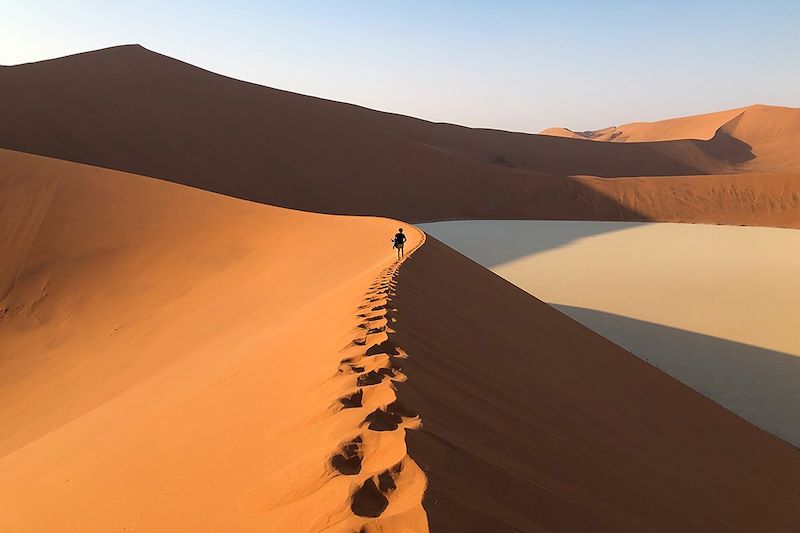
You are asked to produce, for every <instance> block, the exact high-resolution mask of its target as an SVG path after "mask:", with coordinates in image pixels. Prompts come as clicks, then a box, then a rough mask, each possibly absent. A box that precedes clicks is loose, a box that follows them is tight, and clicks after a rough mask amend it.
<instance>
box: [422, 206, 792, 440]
mask: <svg viewBox="0 0 800 533" xmlns="http://www.w3.org/2000/svg"><path fill="white" fill-rule="evenodd" d="M423 228H424V229H425V231H428V232H430V233H431V234H432V235H434V236H436V237H437V238H440V239H441V240H443V241H444V242H446V243H448V244H449V245H451V246H453V247H454V248H455V249H457V250H459V251H460V252H462V253H464V254H466V255H468V256H469V257H471V258H473V259H475V260H476V261H478V262H479V263H481V264H482V265H485V266H487V267H490V268H491V269H492V270H493V271H494V272H496V273H497V274H499V275H500V276H503V277H504V278H505V279H507V280H509V281H511V282H512V283H514V284H516V285H517V286H519V287H521V288H523V289H525V290H526V291H528V292H529V293H531V294H533V295H535V296H537V297H538V298H542V299H543V300H545V301H546V302H548V303H551V304H554V305H556V306H557V307H558V308H559V309H562V310H565V312H567V313H568V314H570V315H571V316H573V318H575V319H577V320H579V321H581V322H583V323H584V324H585V325H588V326H589V327H592V328H593V329H595V331H597V332H598V333H600V334H602V335H603V336H605V337H607V338H609V339H610V340H612V341H614V342H616V343H617V344H619V345H621V346H623V347H625V348H627V349H629V350H631V351H632V352H633V353H635V354H637V355H638V356H640V357H642V358H644V359H645V360H647V361H649V362H652V363H654V364H657V365H658V366H659V368H662V369H664V370H665V371H667V372H669V373H670V374H671V375H673V376H674V377H676V378H678V379H680V380H681V381H683V382H684V383H686V384H688V385H690V386H692V387H693V388H695V389H696V390H698V391H700V392H702V393H703V394H705V395H707V396H710V397H711V398H713V399H714V400H715V401H717V402H719V403H720V404H722V405H724V406H725V407H727V408H728V409H730V410H732V411H733V412H734V413H736V414H738V415H739V416H742V417H744V418H746V419H747V420H749V421H750V422H752V423H753V424H755V425H757V426H759V427H761V428H763V429H766V430H767V431H770V432H771V433H773V434H775V435H777V436H779V437H781V438H783V439H785V440H787V441H789V442H791V443H792V444H794V445H795V446H800V422H799V421H800V398H798V396H797V392H796V384H797V382H798V380H800V336H798V334H797V321H796V316H797V312H796V307H797V300H798V298H800V281H798V280H797V275H796V273H797V272H798V271H799V270H800V254H797V253H795V252H794V251H795V250H798V249H800V232H797V231H795V230H788V229H777V228H747V227H730V226H705V225H694V224H633V223H613V222H545V221H529V220H524V221H523V220H520V221H461V222H444V223H436V224H425V225H423Z"/></svg>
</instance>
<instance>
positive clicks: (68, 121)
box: [0, 46, 800, 225]
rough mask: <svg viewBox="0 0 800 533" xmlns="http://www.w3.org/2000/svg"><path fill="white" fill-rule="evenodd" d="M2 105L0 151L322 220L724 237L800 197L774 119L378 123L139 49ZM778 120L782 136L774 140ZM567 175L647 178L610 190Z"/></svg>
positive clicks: (8, 74)
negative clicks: (610, 127) (569, 226)
mask: <svg viewBox="0 0 800 533" xmlns="http://www.w3.org/2000/svg"><path fill="white" fill-rule="evenodd" d="M0 94H2V95H3V99H2V100H0V113H2V114H3V117H4V124H6V127H4V128H2V129H0V147H4V148H10V149H15V150H21V151H25V152H30V153H37V154H41V155H47V156H51V157H57V158H60V159H67V160H72V161H77V162H82V163H87V164H92V165H96V166H101V167H106V168H113V169H117V170H123V171H127V172H133V173H136V174H142V175H147V176H153V177H158V178H161V179H165V180H169V181H174V182H178V183H183V184H188V185H192V186H195V187H200V188H203V189H207V190H211V191H215V192H221V193H224V194H227V195H231V196H235V197H239V198H245V199H250V200H255V201H258V202H262V203H269V204H272V205H279V206H284V207H291V208H297V209H304V210H311V211H317V212H327V213H345V214H369V215H382V216H390V217H395V218H401V219H405V220H410V221H430V220H448V219H459V218H512V219H513V218H543V219H564V218H568V219H589V220H604V219H613V220H661V221H674V220H676V219H680V220H685V221H699V222H723V221H724V222H725V223H729V222H728V221H729V219H731V218H734V219H735V217H732V216H731V215H730V213H733V212H741V211H746V210H747V209H749V208H750V204H749V203H747V202H748V200H747V198H748V195H749V194H750V191H752V190H753V189H757V190H758V191H759V194H763V195H764V197H765V199H766V200H765V201H766V202H772V201H773V199H774V201H775V203H776V204H778V205H779V206H781V211H780V212H779V213H777V214H775V213H772V214H769V215H766V216H763V217H762V218H761V220H760V221H759V222H758V223H760V224H767V225H783V224H784V223H785V219H786V218H791V216H793V215H786V213H784V212H783V211H782V210H783V209H785V206H786V198H787V197H788V198H790V199H791V198H794V200H792V201H793V202H794V207H792V208H791V209H793V210H794V212H796V211H797V209H796V203H797V198H798V194H800V185H799V184H798V180H797V177H796V176H797V173H796V171H797V168H798V166H795V165H794V159H793V156H791V157H790V155H782V154H791V151H792V147H793V146H795V144H796V143H793V142H789V143H788V144H787V142H786V141H785V139H786V138H788V137H786V135H788V133H787V132H789V131H790V130H791V131H795V130H796V128H795V126H796V124H795V123H794V122H793V119H792V120H789V119H787V120H786V121H784V122H780V121H779V120H777V119H775V120H773V119H772V118H770V119H769V122H767V123H765V124H766V125H764V126H763V132H764V135H763V136H762V135H761V133H758V135H756V136H750V135H749V134H747V135H745V134H742V140H740V139H739V138H738V137H737V135H739V133H740V132H739V131H738V130H736V131H732V133H733V136H732V135H728V134H727V133H723V134H720V135H719V136H714V137H713V138H710V139H707V140H686V139H681V140H670V141H665V142H644V143H595V142H587V141H586V140H576V139H560V138H557V137H552V136H547V135H527V134H521V133H510V132H504V131H494V130H482V129H474V128H465V127H461V126H456V125H452V124H434V123H431V122H427V121H424V120H418V119H413V118H410V117H403V116H400V115H393V114H389V113H380V112H376V111H372V110H368V109H364V108H360V107H357V106H352V105H345V104H340V103H336V102H330V101H326V100H321V99H317V98H310V97H305V96H301V95H297V94H292V93H287V92H284V91H278V90H275V89H270V88H267V87H261V86H258V85H254V84H249V83H244V82H240V81H237V80H233V79H230V78H226V77H224V76H219V75H216V74H213V73H210V72H207V71H204V70H202V69H198V68H196V67H192V66H191V65H187V64H185V63H181V62H179V61H176V60H173V59H170V58H167V57H165V56H161V55H159V54H156V53H153V52H150V51H148V50H145V49H144V48H142V47H138V46H124V47H115V48H110V49H106V50H100V51H96V52H91V53H86V54H79V55H75V56H69V57H65V58H61V59H56V60H51V61H43V62H39V63H33V64H27V65H19V66H13V67H6V68H4V69H2V70H0ZM795 111H796V110H785V109H782V108H767V109H766V110H764V113H763V115H764V116H765V117H766V116H767V115H769V116H770V117H772V116H773V115H776V114H777V115H780V116H784V114H786V113H790V112H791V113H794V112H795ZM748 112H749V111H748ZM759 113H760V112H759ZM762 118H763V117H761V116H760V115H759V116H755V115H754V116H753V121H754V123H757V124H761V121H762ZM715 120H716V119H715ZM781 120H783V119H781ZM773 122H774V123H778V122H780V123H781V124H784V125H785V126H786V127H785V128H784V129H781V130H780V131H779V132H778V131H776V132H775V135H771V134H770V131H771V129H770V128H771V127H772V126H770V124H772V123H773ZM693 127H694V126H693ZM760 128H762V126H753V127H752V128H751V127H750V126H748V131H751V130H752V131H754V132H761V131H762V129H760ZM782 139H783V140H782ZM748 140H749V141H752V142H753V143H755V144H752V145H751V144H748ZM762 158H764V160H763V161H762V160H761V159H762ZM790 167H791V168H790ZM759 168H762V169H764V170H765V171H768V172H770V173H777V172H778V171H780V172H781V173H790V172H794V174H792V176H794V177H793V178H792V179H791V180H787V179H784V178H776V179H777V181H779V182H780V183H779V184H778V185H776V186H775V187H773V186H771V185H770V184H771V183H774V182H775V180H773V179H772V177H771V175H770V177H769V178H768V179H767V180H766V181H765V180H762V179H761V177H759V176H752V177H747V178H736V179H733V178H730V177H729V176H727V175H721V174H731V173H739V172H742V171H744V170H754V169H759ZM575 175H590V176H598V177H621V176H626V177H638V176H650V177H649V178H648V177H645V178H641V179H637V180H636V181H632V182H627V183H626V184H625V185H624V186H619V185H613V184H605V183H603V182H604V181H606V180H589V181H587V180H584V179H578V178H571V177H570V176H575ZM674 175H681V176H696V175H715V177H713V178H712V177H708V178H707V179H706V180H704V181H703V183H702V185H700V186H699V187H698V188H697V189H695V188H694V186H693V180H690V181H682V182H681V183H680V185H679V186H678V187H679V188H680V189H681V193H680V194H673V193H672V191H673V189H674V187H675V186H674V185H673V181H672V179H670V180H664V179H662V177H664V176H674ZM716 175H719V176H716ZM653 177H655V178H653ZM595 181H597V183H595ZM606 187H607V188H608V190H606ZM619 187H623V188H624V189H625V190H626V191H629V192H626V193H625V194H618V192H619V191H618V188H619ZM632 196H633V197H635V198H634V199H633V200H631V197H632ZM486 198H491V199H492V201H491V202H486V201H485V199H486ZM640 204H645V205H646V206H647V209H643V210H640V209H639V205H640ZM698 210H701V211H702V215H698ZM773 214H774V218H773ZM698 217H699V218H698ZM733 223H748V224H749V223H752V221H751V220H749V219H742V220H738V219H736V220H734V222H733Z"/></svg>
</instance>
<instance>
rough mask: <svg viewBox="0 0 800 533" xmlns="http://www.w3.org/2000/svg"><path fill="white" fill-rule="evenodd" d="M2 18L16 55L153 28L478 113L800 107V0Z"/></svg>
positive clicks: (59, 8) (517, 116)
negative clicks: (747, 106)
mask: <svg viewBox="0 0 800 533" xmlns="http://www.w3.org/2000/svg"><path fill="white" fill-rule="evenodd" d="M0 17H2V19H0V20H2V30H1V31H0V64H3V65H12V64H18V63H23V62H29V61H36V60H40V59H47V58H52V57H58V56H62V55H67V54H71V53H75V52H81V51H86V50H92V49H97V48H103V47H106V46H111V45H116V44H124V43H140V44H142V45H144V46H146V47H147V48H150V49H152V50H155V51H157V52H161V53H163V54H167V55H170V56H173V57H177V58H179V59H182V60H184V61H188V62H190V63H193V64H196V65H198V66H202V67H204V68H207V69H209V70H213V71H216V72H219V73H222V74H226V75H229V76H233V77H236V78H241V79H245V80H248V81H253V82H256V83H260V84H263V85H269V86H272V87H278V88H281V89H287V90H290V91H295V92H299V93H304V94H311V95H315V96H321V97H324V98H330V99H333V100H341V101H346V102H352V103H356V104H360V105H363V106H366V107H371V108H375V109H382V110H387V111H394V112H397V113H403V114H407V115H413V116H418V117H422V118H426V119H430V120H436V121H446V122H455V123H459V124H465V125H469V126H483V127H494V128H503V129H510V130H519V131H539V130H541V129H542V128H545V127H548V126H554V125H561V126H567V127H570V128H573V129H595V128H599V127H604V126H608V125H613V124H620V123H624V122H630V121H633V120H655V119H660V118H667V117H671V116H679V115H686V114H694V113H702V112H708V111H716V110H719V109H725V108H731V107H738V106H742V105H747V104H751V103H768V104H774V105H787V106H794V107H800V0H786V1H783V0H766V1H759V2H756V1H746V2H745V1H738V0H728V1H716V0H714V1H702V0H698V1H695V2H689V1H677V0H676V1H668V0H663V1H659V2H655V1H647V0H642V1H635V2H634V1H616V2H615V1H583V2H579V1H569V0H565V1H557V0H553V1H551V2H536V1H530V2H523V1H510V0H507V1H503V0H498V1H485V2H475V1H466V0H465V1H436V0H430V1H415V0H405V1H380V0H374V1H349V2H348V1H341V2H335V1H319V2H303V1H286V2H273V1H261V2H255V1H254V2H245V1H236V0H234V1H228V2H209V1H195V2H186V1H181V0H177V1H172V2H166V1H165V2H153V1H147V0H140V1H127V0H123V1H113V0H108V1H98V0H81V1H74V2H73V1H70V2H67V1H62V0H47V1H44V0H4V1H3V2H2V4H0ZM0 96H2V95H0Z"/></svg>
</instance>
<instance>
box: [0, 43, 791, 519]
mask: <svg viewBox="0 0 800 533" xmlns="http://www.w3.org/2000/svg"><path fill="white" fill-rule="evenodd" d="M0 95H2V98H1V99H0V116H2V123H1V125H0V250H2V257H3V260H2V263H1V264H0V499H2V501H3V502H5V505H4V506H3V509H2V510H1V511H0V531H13V532H31V533H34V532H49V531H56V532H61V531H68V532H72V531H75V532H78V531H80V532H108V531H140V532H161V531H193V532H204V531H207V532H216V531H252V532H263V531H270V532H286V533H294V532H323V531H325V532H361V533H367V532H381V531H382V532H411V531H414V532H416V531H434V532H438V531H442V532H470V531H475V532H495V531H526V532H527V531H537V532H539V531H558V532H562V531H564V532H572V531H581V532H582V531H597V532H601V531H603V532H607V531H637V532H638V531H669V532H683V531H687V532H689V531H698V532H713V531H720V532H722V531H725V532H729V531H739V532H751V531H752V532H791V531H796V530H797V525H798V524H800V452H799V451H798V446H799V445H800V422H798V420H800V400H798V396H797V392H796V391H797V386H798V383H800V381H799V380H800V363H799V362H800V337H798V333H797V328H796V324H797V317H798V313H797V311H796V309H795V308H796V302H797V301H798V297H800V281H798V279H799V278H798V275H797V274H798V272H799V271H800V233H799V232H798V229H800V151H798V145H800V109H798V108H791V107H780V106H767V105H752V106H747V107H741V108H735V109H730V110H726V111H721V112H712V113H708V114H703V115H697V116H689V117H681V118H671V119H666V120H663V121H657V122H637V123H630V124H624V125H622V126H616V127H609V128H606V129H602V130H597V131H573V130H570V129H567V128H563V127H553V128H549V129H546V130H544V131H543V132H542V133H540V134H535V133H515V132H510V131H503V130H496V129H480V128H470V127H464V126H459V125H455V124H449V123H438V122H431V121H426V120H422V119H418V118H412V117H408V116H403V115H399V114H394V113H388V112H382V111H375V110H371V109H368V108H365V107H359V106H356V105H352V104H345V103H340V102H336V101H331V100H326V99H322V98H316V97H310V96H304V95H301V94H296V93H293V92H289V91H284V90H278V89H273V88H270V87H266V86H262V85H258V84H255V83H249V82H245V81H240V80H237V79H233V78H230V77H226V76H224V75H221V74H216V73H213V72H210V71H208V70H204V69H201V68H199V67H195V66H192V65H190V64H188V63H185V62H182V61H179V60H177V59H173V58H171V57H168V56H165V55H162V54H159V53H156V52H153V51H151V50H148V49H146V48H144V47H142V46H139V45H125V46H114V47H110V48H104V49H100V50H95V51H92V52H86V53H80V54H75V55H69V56H64V57H59V58H56V59H50V60H43V61H37V62H32V63H23V64H18V65H13V66H4V67H2V68H0ZM398 228H400V229H403V231H404V233H405V234H406V235H407V241H406V243H405V247H404V257H402V258H401V259H397V257H396V255H395V250H394V249H393V243H392V239H393V235H395V234H396V232H397V231H398Z"/></svg>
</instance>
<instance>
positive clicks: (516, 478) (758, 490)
mask: <svg viewBox="0 0 800 533" xmlns="http://www.w3.org/2000/svg"><path fill="white" fill-rule="evenodd" d="M392 304H393V305H394V306H395V307H396V308H397V311H396V313H395V315H396V317H397V323H396V326H395V327H396V329H397V334H396V336H395V338H396V339H397V342H398V343H399V344H400V346H402V347H403V348H404V349H405V350H406V351H407V352H408V353H409V354H411V355H412V357H411V358H409V359H408V360H407V361H406V362H405V363H404V364H403V370H404V372H405V373H406V374H407V375H408V381H407V382H405V383H403V384H401V385H400V390H399V395H400V397H401V398H402V399H403V400H404V401H407V402H408V404H409V405H411V406H412V407H414V408H415V409H417V410H418V411H419V413H420V415H421V417H422V420H423V426H422V428H421V430H419V431H416V432H412V433H410V434H409V437H408V441H409V453H410V454H411V456H412V457H413V458H414V459H415V460H416V461H417V462H418V463H419V464H420V465H422V466H423V468H424V469H425V471H426V473H427V474H428V478H429V484H430V486H429V490H428V492H427V493H426V496H425V507H426V510H427V511H428V517H429V521H430V525H431V529H432V530H433V531H465V532H466V531H476V532H477V531H582V532H583V531H704V532H711V531H743V532H744V531H760V532H768V531H784V532H789V531H794V530H795V529H796V526H797V524H798V522H800V507H798V506H797V502H798V501H800V483H798V479H800V454H798V452H797V450H796V449H794V448H792V447H790V446H789V445H787V444H786V443H784V442H783V441H780V440H778V439H777V438H775V437H772V436H771V435H769V434H767V433H765V432H763V431H761V430H759V429H756V428H755V427H754V426H752V425H750V424H748V423H747V422H745V421H744V420H742V419H740V418H738V417H736V416H735V415H733V414H731V413H730V412H728V411H726V410H725V409H724V408H722V407H720V406H719V405H717V404H715V403H713V402H712V401H710V400H708V399H706V398H705V397H703V396H701V395H699V394H697V393H696V392H694V391H692V390H691V389H689V388H688V387H686V386H685V385H682V384H681V383H679V382H678V381H676V380H674V379H672V378H670V377H669V376H667V375H666V374H664V373H662V372H661V371H659V370H658V369H656V368H655V367H652V366H650V365H648V364H647V363H644V362H642V361H641V360H639V359H638V358H636V357H635V356H633V355H631V354H630V353H628V352H626V351H624V350H623V349H621V348H619V347H618V346H616V345H614V344H612V343H611V342H610V341H608V340H606V339H604V338H602V337H601V336H599V335H597V334H595V333H593V332H591V331H590V330H588V329H585V328H583V327H580V326H579V325H578V324H577V323H576V322H574V321H573V320H572V319H570V318H568V317H566V316H565V315H563V314H561V313H559V312H558V311H556V310H554V309H553V308H551V307H549V306H548V305H546V304H544V303H542V302H540V301H539V300H536V299H535V298H533V297H531V296H530V295H528V294H527V293H525V292H524V291H522V290H520V289H518V288H517V287H515V286H513V285H511V284H510V283H508V282H506V281H504V280H503V279H501V278H499V277H497V276H495V275H494V274H492V273H490V272H488V271H486V270H484V269H483V268H482V267H480V266H479V265H477V264H476V263H473V262H472V261H470V260H468V259H466V258H465V257H463V256H461V255H459V254H458V253H457V252H455V251H453V250H451V249H450V248H447V247H445V246H444V245H442V244H440V243H439V242H438V241H436V240H435V239H433V238H432V237H428V239H427V241H426V244H425V245H424V246H423V247H422V248H420V249H419V251H417V252H416V253H415V254H414V255H413V256H412V257H411V258H410V259H409V260H408V261H407V262H406V263H405V264H404V265H403V267H402V268H401V270H400V274H399V276H398V294H397V297H396V298H394V299H393V300H392Z"/></svg>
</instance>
